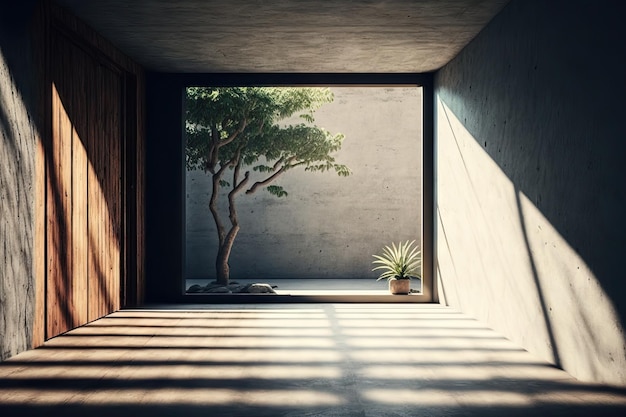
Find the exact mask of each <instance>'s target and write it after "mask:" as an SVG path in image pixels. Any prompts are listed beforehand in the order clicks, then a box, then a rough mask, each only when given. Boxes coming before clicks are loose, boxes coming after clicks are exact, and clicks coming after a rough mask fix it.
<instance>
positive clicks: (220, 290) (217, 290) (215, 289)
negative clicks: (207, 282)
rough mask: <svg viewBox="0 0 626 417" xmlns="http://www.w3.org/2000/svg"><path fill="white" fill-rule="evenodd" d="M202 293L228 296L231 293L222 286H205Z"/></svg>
mask: <svg viewBox="0 0 626 417" xmlns="http://www.w3.org/2000/svg"><path fill="white" fill-rule="evenodd" d="M204 292H206V293H211V294H229V293H230V292H231V291H230V290H229V289H228V287H224V286H223V285H220V286H207V287H206V288H205V289H204Z"/></svg>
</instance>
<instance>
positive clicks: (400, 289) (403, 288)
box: [389, 279, 411, 294]
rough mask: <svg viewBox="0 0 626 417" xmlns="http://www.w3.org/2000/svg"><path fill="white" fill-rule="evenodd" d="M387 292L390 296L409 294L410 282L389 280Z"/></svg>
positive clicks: (408, 280)
mask: <svg viewBox="0 0 626 417" xmlns="http://www.w3.org/2000/svg"><path fill="white" fill-rule="evenodd" d="M389 292H390V293H392V294H409V293H410V292H411V280H410V279H390V280H389Z"/></svg>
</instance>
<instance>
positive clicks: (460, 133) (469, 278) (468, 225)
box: [436, 99, 626, 382]
mask: <svg viewBox="0 0 626 417" xmlns="http://www.w3.org/2000/svg"><path fill="white" fill-rule="evenodd" d="M437 130H438V132H437V151H436V165H437V171H436V172H437V177H436V194H437V198H436V204H437V205H436V213H437V214H436V217H437V218H436V220H437V222H436V236H437V238H436V242H437V262H436V264H437V279H438V281H439V291H440V299H441V300H442V301H443V302H445V303H446V304H449V305H452V306H454V307H457V308H459V309H460V310H461V311H463V312H464V313H466V314H469V315H471V316H474V317H476V318H478V319H480V320H485V321H486V322H487V323H489V324H490V325H491V326H493V327H494V328H495V329H496V330H498V331H500V332H502V333H503V334H505V335H506V336H507V337H509V338H511V339H512V340H513V341H515V342H516V343H519V344H520V345H522V346H523V347H525V348H526V349H528V350H529V351H531V352H533V353H535V354H537V355H539V356H540V357H542V358H544V359H545V360H548V361H550V362H552V363H556V364H559V365H560V366H562V367H563V368H564V369H565V370H566V371H568V372H570V373H571V374H572V375H574V376H576V377H577V378H580V379H583V380H585V379H593V378H594V377H597V376H598V375H607V374H613V375H615V378H616V380H615V382H619V378H620V376H619V371H618V372H616V369H626V358H625V357H624V354H623V352H624V346H626V342H625V339H624V329H623V328H622V326H621V324H620V319H619V317H618V315H617V312H616V310H615V308H614V306H613V304H612V301H611V299H610V297H609V296H608V295H607V294H606V293H605V291H604V290H603V288H602V287H601V286H600V285H599V283H598V281H597V278H596V277H595V275H594V272H593V271H592V270H591V269H590V268H589V266H588V265H587V263H586V262H585V260H584V259H582V258H581V256H580V255H579V254H578V253H577V252H576V251H575V250H574V249H573V248H572V247H571V246H570V244H569V243H568V242H567V241H566V240H565V238H564V237H563V236H562V235H561V234H560V233H559V231H558V230H556V229H555V227H554V226H553V225H552V224H551V223H550V221H549V220H548V219H547V218H546V217H545V216H544V215H543V214H542V213H541V211H540V210H539V209H538V208H537V207H536V206H535V204H534V203H533V202H532V201H531V200H530V199H529V198H528V197H527V196H526V195H524V193H522V192H521V191H520V190H519V189H517V188H516V186H515V184H514V183H513V182H512V181H511V180H510V179H509V178H508V177H507V175H506V174H505V173H504V172H503V170H502V169H501V168H500V167H499V166H498V165H497V164H496V162H494V160H493V159H492V158H491V157H490V156H489V155H488V153H487V152H486V151H485V149H484V147H486V146H487V144H486V143H481V142H480V139H478V138H474V137H473V136H472V134H471V133H470V132H468V130H467V129H466V128H465V126H464V122H462V121H460V120H458V119H457V117H456V116H455V114H454V113H453V112H452V111H451V110H450V108H449V107H448V106H447V105H446V104H445V103H444V102H443V101H442V100H441V99H439V100H438V101H437ZM566 209H567V208H564V210H566ZM622 377H623V375H622Z"/></svg>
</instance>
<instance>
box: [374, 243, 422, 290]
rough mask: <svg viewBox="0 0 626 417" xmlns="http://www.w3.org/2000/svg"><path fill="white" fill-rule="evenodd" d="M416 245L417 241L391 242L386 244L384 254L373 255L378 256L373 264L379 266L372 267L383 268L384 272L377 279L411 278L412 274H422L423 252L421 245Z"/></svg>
mask: <svg viewBox="0 0 626 417" xmlns="http://www.w3.org/2000/svg"><path fill="white" fill-rule="evenodd" d="M413 245H415V241H414V240H413V241H411V242H409V241H408V240H407V241H406V242H405V243H402V242H400V243H398V245H397V246H396V244H395V243H393V242H392V243H391V246H385V247H384V248H383V253H382V255H372V256H373V257H374V258H376V260H375V261H372V263H373V264H378V266H377V267H375V268H374V269H372V271H376V270H378V269H382V270H383V272H382V273H381V274H380V277H378V279H377V281H380V280H381V279H387V280H391V279H411V277H412V276H415V277H419V276H420V268H421V266H422V257H421V254H422V252H421V251H420V250H419V246H413Z"/></svg>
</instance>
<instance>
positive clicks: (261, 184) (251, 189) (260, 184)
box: [246, 156, 295, 194]
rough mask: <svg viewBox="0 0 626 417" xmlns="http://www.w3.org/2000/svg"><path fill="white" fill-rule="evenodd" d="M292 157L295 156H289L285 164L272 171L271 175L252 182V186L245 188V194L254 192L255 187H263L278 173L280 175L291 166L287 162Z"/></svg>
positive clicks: (277, 175) (289, 161)
mask: <svg viewBox="0 0 626 417" xmlns="http://www.w3.org/2000/svg"><path fill="white" fill-rule="evenodd" d="M294 159H295V156H294V157H291V158H289V159H288V160H287V161H286V162H285V164H284V165H283V166H282V167H281V168H280V169H279V170H278V171H276V172H275V173H273V174H272V175H270V176H269V177H267V178H266V179H264V180H263V181H257V182H255V183H254V184H252V187H250V188H249V189H248V190H246V194H252V193H254V192H255V191H256V190H257V188H259V187H263V186H265V185H267V184H269V183H271V182H272V181H274V180H275V179H276V178H278V177H279V176H280V175H282V174H283V173H284V172H285V171H286V170H287V169H288V168H290V167H291V165H289V164H290V163H291V161H293V160H294Z"/></svg>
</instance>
